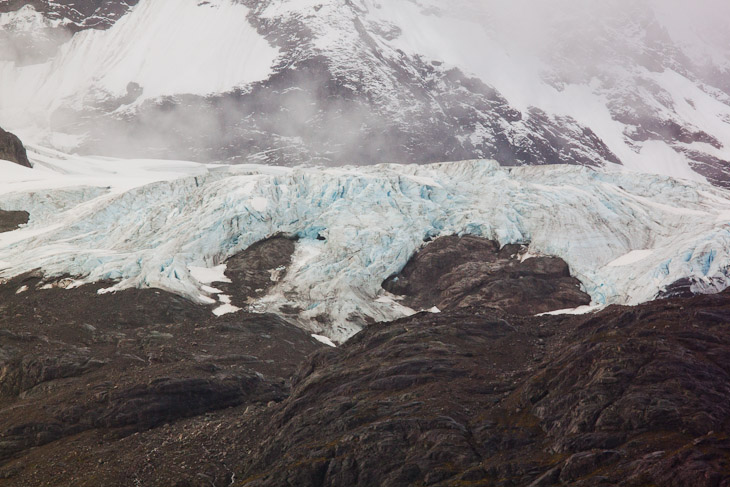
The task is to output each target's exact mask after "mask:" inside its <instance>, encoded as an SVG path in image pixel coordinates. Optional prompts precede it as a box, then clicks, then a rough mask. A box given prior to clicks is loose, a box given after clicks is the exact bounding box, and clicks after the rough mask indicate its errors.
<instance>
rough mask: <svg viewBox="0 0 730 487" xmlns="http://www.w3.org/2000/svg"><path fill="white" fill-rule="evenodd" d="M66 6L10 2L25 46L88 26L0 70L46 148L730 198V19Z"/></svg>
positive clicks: (322, 4) (490, 9)
mask: <svg viewBox="0 0 730 487" xmlns="http://www.w3.org/2000/svg"><path fill="white" fill-rule="evenodd" d="M66 3H67V2H48V1H47V0H36V1H35V2H30V3H28V2H21V3H18V2H14V1H10V2H7V1H6V2H4V3H0V12H5V13H4V14H0V15H1V19H0V24H3V26H9V27H6V28H4V30H3V32H4V34H3V35H4V36H5V37H6V38H7V39H6V40H7V42H6V44H7V43H10V44H12V41H13V40H17V39H20V38H23V39H27V38H28V37H30V38H38V39H40V41H38V43H39V44H43V45H45V46H47V45H48V44H49V43H50V44H53V42H56V43H62V42H63V40H64V38H63V37H62V36H60V37H58V38H56V37H53V36H51V37H52V39H51V40H48V37H49V36H50V34H49V32H56V31H57V30H58V29H62V30H63V25H67V26H71V27H72V29H70V30H71V31H74V32H75V31H77V30H79V29H82V32H79V33H77V34H75V35H74V36H73V37H72V38H71V40H70V41H68V42H66V43H64V44H63V45H62V46H61V47H60V48H58V49H57V52H56V53H55V54H52V55H50V56H51V57H50V58H49V60H48V61H45V62H41V61H38V63H40V64H38V63H36V64H31V65H28V60H27V59H25V61H26V62H25V63H23V62H18V58H19V54H18V50H17V49H16V50H15V51H14V52H15V54H14V57H13V56H8V55H0V59H5V61H2V62H0V83H1V86H2V87H3V90H2V92H1V93H0V125H4V126H5V127H6V128H8V129H12V130H13V131H15V132H16V133H18V134H19V135H20V136H21V137H23V138H24V139H25V140H28V141H32V142H36V143H39V142H40V143H43V144H46V145H48V144H50V145H51V146H54V147H56V148H58V149H63V150H79V151H82V152H84V153H93V154H106V155H112V154H113V155H118V156H129V157H131V156H137V157H139V156H144V157H150V156H156V157H166V158H169V157H177V158H186V159H194V160H206V161H232V162H251V161H257V162H263V163H269V164H284V165H293V164H297V163H303V162H304V163H306V162H315V163H323V164H327V165H339V164H342V163H347V162H350V163H355V164H365V163H373V162H391V161H397V162H417V163H422V162H429V161H443V160H457V159H466V158H482V157H483V158H493V159H496V160H498V161H499V162H500V163H502V164H507V165H524V164H527V165H534V164H552V163H568V164H579V165H589V166H601V165H605V164H610V163H620V164H623V165H626V166H627V167H630V168H632V169H637V170H641V171H644V172H649V173H658V174H665V175H672V176H675V177H681V178H686V179H691V180H698V181H703V180H708V181H710V182H711V183H713V184H716V185H725V186H727V185H730V168H729V166H730V164H728V161H729V160H730V149H728V147H730V84H728V81H727V80H728V79H730V77H729V76H728V73H730V48H728V46H730V42H728V40H729V39H728V35H727V33H726V30H725V29H724V28H723V26H724V24H725V23H726V22H724V20H726V19H727V18H730V7H727V6H723V4H720V3H719V2H714V1H713V2H711V1H709V0H701V1H699V2H693V3H692V5H691V7H690V6H688V4H686V2H680V1H659V0H642V1H639V2H633V1H628V0H608V1H605V2H586V1H584V0H551V1H548V2H532V1H528V0H519V1H516V2H501V1H497V0H487V1H481V2H478V1H475V0H457V1H454V2H449V3H448V4H444V3H443V2H437V1H436V0H418V1H416V0H389V1H387V2H383V1H379V0H299V1H292V0H263V1H261V0H255V1H254V0H239V1H235V2H234V1H233V0H213V1H209V2H198V1H197V0H180V1H177V2H171V1H169V0H142V1H141V2H140V3H139V4H138V5H137V6H136V7H133V4H134V3H135V2H130V1H122V0H117V1H113V0H106V1H104V2H100V1H93V0H87V1H85V2H81V3H80V4H79V5H81V7H83V8H81V7H78V8H77V9H76V10H74V12H75V13H74V14H73V15H71V13H69V12H70V10H68V8H67V9H66V10H64V9H62V8H61V7H60V6H59V5H65V4H66ZM75 3H79V2H75ZM21 4H23V5H25V4H27V5H26V6H25V7H24V8H22V9H20V10H18V8H19V7H20V5H21ZM115 5H116V7H115V8H116V10H114V12H116V13H115V14H114V15H106V14H103V13H99V12H102V10H103V9H107V10H109V9H112V7H113V6H115ZM130 7H133V8H130ZM107 10H104V11H107ZM109 11H110V10H109ZM38 12H40V13H38ZM82 12H85V14H83V15H82ZM124 12H128V13H126V15H122V14H123V13H124ZM38 15H42V21H41V20H38V17H37V16H38ZM94 16H96V18H99V17H103V18H104V19H105V21H104V22H100V23H99V22H97V23H94V22H92V21H91V20H88V21H87V20H85V19H92V18H94ZM120 16H121V20H118V19H119V18H120ZM23 19H25V20H23ZM28 19H31V20H32V21H31V20H28ZM44 22H45V23H44ZM115 22H116V23H115ZM112 24H113V25H112ZM110 25H111V27H110V28H108V27H109V26H110ZM89 27H102V28H108V30H106V31H103V32H102V31H94V30H88V29H86V30H83V29H84V28H89ZM54 29H55V30H54ZM253 29H255V31H254V30H253ZM67 30H69V29H67ZM264 38H265V41H264V40H263V39H264ZM43 39H45V41H43ZM41 41H43V42H41ZM16 44H17V43H16ZM0 46H2V44H0ZM16 47H17V46H16ZM46 50H47V49H46ZM2 51H3V49H2V48H0V54H1V52H2ZM20 52H21V53H23V54H24V52H23V51H22V50H21V51H20ZM20 57H22V56H20ZM25 57H27V56H25Z"/></svg>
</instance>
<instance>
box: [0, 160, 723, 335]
mask: <svg viewBox="0 0 730 487" xmlns="http://www.w3.org/2000/svg"><path fill="white" fill-rule="evenodd" d="M30 156H31V159H32V160H33V162H34V165H35V169H32V170H31V169H27V168H22V167H20V166H17V165H10V164H8V163H0V164H2V165H1V166H0V169H1V170H2V174H3V177H4V178H5V182H4V184H3V185H2V186H1V187H0V191H2V195H1V198H0V209H3V210H26V211H28V212H30V215H31V219H30V222H29V224H28V225H27V226H25V227H23V228H21V229H18V230H16V231H13V232H9V233H6V234H2V235H0V255H1V256H2V259H1V260H2V262H0V269H2V270H0V273H1V274H2V275H3V276H5V277H9V276H13V275H18V274H20V273H24V272H28V271H32V270H35V269H41V270H42V271H43V272H44V273H45V274H46V275H47V276H49V280H50V281H53V279H52V276H62V275H69V274H70V275H72V276H75V277H76V278H77V279H79V282H89V281H99V280H104V279H112V280H115V281H117V284H116V285H115V286H114V287H113V288H111V289H110V291H111V290H114V289H123V288H127V287H138V286H139V287H148V286H149V287H159V288H162V289H166V290H170V291H173V292H175V293H179V294H181V295H184V296H187V297H189V298H190V299H193V300H195V301H198V302H200V303H201V304H205V303H213V302H214V299H213V298H212V297H211V296H212V295H211V294H209V292H210V288H207V287H205V286H204V284H206V283H207V280H205V281H206V283H204V282H199V281H198V280H197V279H196V278H195V275H200V274H201V269H200V268H201V267H202V268H214V267H216V266H218V265H220V264H221V263H223V262H224V261H225V260H226V259H227V258H228V257H231V256H232V255H234V254H236V253H237V252H239V251H241V250H242V249H244V248H247V247H248V246H250V245H252V244H253V243H255V242H257V241H260V240H262V239H265V238H267V237H270V236H272V235H277V234H284V235H289V236H297V237H299V240H298V242H297V244H296V252H295V255H294V258H293V264H292V266H291V267H290V268H289V269H288V271H287V273H286V277H285V278H284V279H283V280H281V281H280V282H278V283H277V285H276V286H275V287H274V288H273V289H272V291H271V292H270V293H269V295H268V296H266V297H265V298H263V299H261V300H259V301H258V302H256V303H255V304H253V305H252V309H253V310H256V311H272V312H276V313H285V311H284V310H285V309H286V310H288V311H286V313H290V314H289V315H288V316H289V317H290V318H293V319H296V320H297V321H298V322H299V323H300V324H301V325H302V326H304V327H307V328H309V329H310V330H311V331H313V332H318V333H319V334H324V335H327V336H329V337H330V338H333V339H335V340H339V341H342V340H344V339H346V338H347V337H349V336H351V335H352V334H353V333H354V332H355V331H357V330H358V329H359V328H360V327H361V326H362V325H363V324H364V323H365V322H366V320H368V319H375V320H384V319H392V318H396V317H399V316H403V315H405V314H408V313H410V312H412V311H411V310H409V309H407V308H404V307H403V306H401V305H399V304H398V302H397V301H396V300H394V299H393V297H392V296H389V295H388V294H387V293H386V292H385V291H384V290H383V289H382V287H381V283H382V282H383V280H385V279H386V278H387V277H389V276H391V275H393V274H394V273H397V272H398V271H399V270H400V269H402V268H403V266H404V265H405V264H406V262H407V261H408V259H409V258H410V257H411V256H412V255H413V254H414V253H415V252H416V251H417V250H418V249H419V248H420V247H421V246H422V245H424V242H425V241H427V240H429V239H431V238H433V237H436V236H439V235H449V234H474V235H479V236H484V237H487V238H490V239H494V240H498V241H499V242H500V243H501V244H507V243H529V245H530V252H531V253H533V254H547V255H556V256H559V257H562V258H563V259H564V260H565V261H566V262H567V263H568V264H569V265H570V268H571V270H572V272H573V274H574V275H575V276H576V277H577V278H578V279H579V280H580V281H581V282H582V284H583V287H584V289H585V291H586V292H587V293H588V294H590V296H591V297H592V299H593V302H594V303H595V304H597V305H601V304H609V303H628V304H635V303H640V302H643V301H646V300H649V299H652V298H654V297H655V296H657V295H658V294H659V293H660V292H661V291H662V290H663V289H665V288H666V287H667V286H670V285H671V284H673V283H675V282H676V281H679V280H681V279H685V278H691V279H692V282H693V283H694V284H693V286H694V290H695V291H699V292H703V291H705V292H710V291H716V290H720V289H724V288H725V287H727V286H728V284H729V283H730V195H728V193H727V192H726V191H724V190H718V189H715V188H713V187H712V186H709V185H706V184H702V183H694V182H683V181H678V180H674V179H670V178H666V177H661V176H652V175H639V174H635V173H629V172H607V171H605V170H602V171H595V170H592V169H588V168H581V167H575V166H543V167H524V168H512V169H508V168H501V167H500V166H499V165H498V164H497V163H496V162H490V161H485V160H475V161H466V162H455V163H445V164H435V165H423V166H417V165H404V166H401V165H380V166H373V167H360V168H354V167H343V168H329V169H326V168H321V169H316V168H311V169H307V168H294V169H285V168H272V167H269V166H256V165H238V166H204V165H199V164H192V163H183V162H166V163H163V162H161V161H124V162H123V163H122V162H121V161H113V160H104V159H93V158H82V157H70V158H66V159H60V158H59V155H58V154H55V153H51V152H48V151H43V152H38V150H34V149H32V150H31V151H30ZM191 268H192V269H193V272H191ZM291 310H297V311H295V312H294V313H295V316H291V313H292V311H291Z"/></svg>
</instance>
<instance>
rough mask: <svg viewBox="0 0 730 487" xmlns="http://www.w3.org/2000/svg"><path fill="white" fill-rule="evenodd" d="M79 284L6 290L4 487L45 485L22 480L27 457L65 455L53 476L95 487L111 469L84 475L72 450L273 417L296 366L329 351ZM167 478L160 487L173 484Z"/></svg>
mask: <svg viewBox="0 0 730 487" xmlns="http://www.w3.org/2000/svg"><path fill="white" fill-rule="evenodd" d="M71 282H72V281H71V280H70V279H51V280H50V281H43V280H42V279H41V278H40V277H36V276H33V275H28V276H23V277H20V278H17V279H14V280H11V281H9V282H4V283H2V284H1V285H0V302H1V303H2V305H1V306H0V424H2V427H0V438H1V439H2V441H0V470H3V473H2V474H1V476H2V478H3V479H4V480H3V482H8V485H13V484H15V485H36V484H35V483H34V482H35V481H36V480H38V479H41V480H42V479H44V478H45V479H47V477H44V476H45V475H47V473H46V472H40V471H36V472H32V473H31V472H25V471H23V469H24V468H25V467H24V466H25V465H27V464H26V463H25V460H23V458H25V457H27V455H29V454H30V455H31V456H33V455H35V454H36V453H39V454H40V455H41V456H43V457H45V458H46V459H47V458H49V457H53V456H54V455H62V456H63V457H64V459H63V460H58V461H57V462H56V461H51V463H50V464H48V465H49V467H50V468H52V469H54V470H56V472H57V473H60V474H61V477H63V476H64V475H70V478H68V479H67V480H66V482H67V483H68V484H69V485H80V483H78V479H79V478H80V477H84V479H85V481H87V482H91V484H92V485H93V484H95V480H94V479H95V478H97V477H96V476H97V475H99V476H101V477H103V474H102V473H101V471H102V470H103V468H102V467H101V465H102V463H103V462H104V461H106V460H101V461H100V462H98V463H97V462H96V461H94V466H93V468H91V469H89V468H87V467H88V465H87V467H84V468H81V469H80V468H79V467H78V465H83V464H84V460H82V459H81V457H76V459H74V458H72V457H70V456H69V450H68V449H67V447H66V446H64V445H66V444H67V442H68V441H71V442H72V443H74V444H76V445H77V446H79V445H93V444H94V443H96V442H97V441H98V440H101V438H107V439H106V440H102V443H104V442H106V441H109V442H110V444H116V443H117V442H118V441H121V440H123V439H124V438H127V437H129V436H130V435H133V434H135V433H143V432H146V431H149V430H150V429H154V428H163V429H164V428H167V429H168V433H170V426H169V425H170V424H175V423H178V422H184V421H185V419H186V418H191V417H200V418H207V417H208V416H207V415H211V414H215V413H216V412H218V411H221V410H227V409H229V408H237V407H240V408H242V409H243V410H245V409H246V408H247V407H252V408H260V407H264V408H265V405H266V404H268V403H270V402H272V401H273V402H277V401H281V400H283V399H284V398H285V397H286V395H287V389H288V388H287V385H286V380H287V379H288V378H289V377H290V376H291V375H292V374H293V373H294V371H295V370H296V367H297V366H298V364H299V363H301V362H302V361H303V360H304V359H305V357H306V356H307V355H308V354H310V353H311V352H313V351H315V350H317V349H319V348H322V347H324V345H322V344H320V343H319V342H317V341H316V340H314V339H313V338H312V337H311V336H309V335H308V334H307V333H305V332H303V331H302V330H300V329H298V328H296V327H294V326H292V325H290V324H288V323H286V322H284V321H283V320H282V319H280V318H278V317H276V316H272V315H250V314H246V313H237V314H235V315H226V316H223V317H220V318H216V317H215V316H214V315H213V314H212V313H211V309H210V308H207V307H201V306H198V305H195V304H193V303H191V302H188V301H186V300H184V299H182V298H179V297H177V296H174V295H171V294H168V293H165V292H163V291H159V290H151V289H147V290H130V291H122V292H118V293H113V294H104V295H100V294H98V293H97V290H98V289H99V288H100V287H103V285H94V286H82V287H80V288H75V289H67V288H68V287H69V286H70V284H71ZM107 284H108V283H107ZM238 414H240V412H239V413H238ZM202 420H203V421H204V422H207V420H206V419H202ZM166 425H167V426H166ZM176 431H177V433H175V435H183V434H184V433H183V430H176ZM71 438H73V439H71ZM95 438H96V439H95ZM97 439H98V440H97ZM31 449H35V450H32V451H33V452H35V453H29V450H31ZM82 449H83V448H82ZM79 454H81V455H82V457H83V456H85V454H83V453H81V450H78V449H76V450H74V454H73V455H74V456H76V455H79ZM119 454H120V455H121V456H124V455H123V454H122V453H121V451H119ZM115 456H117V454H115ZM14 459H20V460H17V461H16V460H14ZM107 460H108V459H107ZM207 460H210V459H207ZM45 461H47V460H43V461H42V462H43V463H45ZM79 462H80V463H79ZM59 469H60V470H59ZM83 470H86V472H84V471H83ZM48 472H50V470H49V471H48ZM54 475H56V474H54ZM222 475H223V477H225V473H224V474H222ZM176 477H178V478H179V476H176ZM165 478H167V477H166V476H165V474H162V476H161V477H159V478H156V482H162V483H158V484H157V485H174V482H173V480H170V482H169V483H165V482H164V479H165ZM173 479H175V477H173ZM168 480H169V479H168ZM46 481H47V480H46ZM175 481H176V480H175ZM114 482H117V483H124V481H122V479H121V478H117V479H116V480H115V481H114ZM114 482H113V483H114ZM54 483H55V482H54ZM61 483H63V481H62V482H61ZM97 485H98V484H97ZM208 485H210V484H208Z"/></svg>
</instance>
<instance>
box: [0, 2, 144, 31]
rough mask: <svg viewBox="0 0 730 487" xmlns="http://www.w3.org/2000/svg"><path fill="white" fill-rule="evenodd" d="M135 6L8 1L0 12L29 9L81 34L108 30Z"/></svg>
mask: <svg viewBox="0 0 730 487" xmlns="http://www.w3.org/2000/svg"><path fill="white" fill-rule="evenodd" d="M137 3H138V0H75V1H74V2H54V1H48V0H30V1H28V0H7V1H5V2H3V5H0V12H12V11H15V10H18V9H20V8H22V7H28V6H31V7H33V8H34V9H35V10H36V11H38V12H42V13H43V14H44V15H45V16H46V17H47V18H49V19H51V20H57V21H61V23H62V24H63V25H64V26H65V27H66V28H69V29H71V30H72V31H80V30H84V29H108V28H109V27H111V26H112V25H114V23H115V22H116V21H117V20H119V19H120V18H121V17H122V16H123V15H124V14H126V13H127V12H128V11H129V9H130V8H132V7H133V6H135V5H137Z"/></svg>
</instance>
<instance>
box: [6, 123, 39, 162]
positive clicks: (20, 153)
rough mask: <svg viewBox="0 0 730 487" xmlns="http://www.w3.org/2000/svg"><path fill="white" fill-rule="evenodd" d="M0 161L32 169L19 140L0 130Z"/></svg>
mask: <svg viewBox="0 0 730 487" xmlns="http://www.w3.org/2000/svg"><path fill="white" fill-rule="evenodd" d="M0 159H2V160H6V161H10V162H14V163H16V164H20V165H21V166H25V167H32V166H31V164H30V161H29V160H28V154H26V152H25V147H23V143H22V142H21V141H20V139H19V138H18V137H16V136H15V135H13V134H11V133H10V132H6V131H4V130H3V129H2V128H0Z"/></svg>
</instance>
